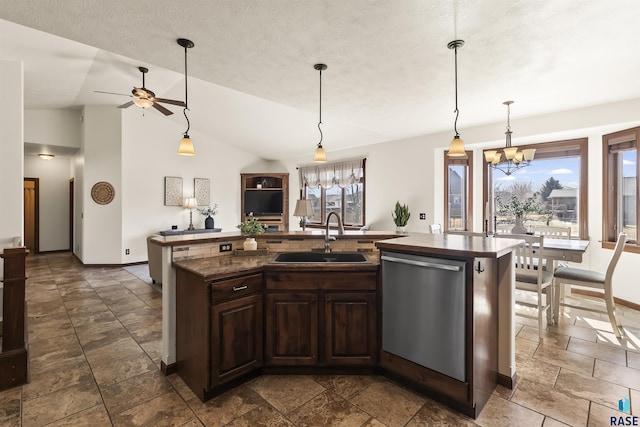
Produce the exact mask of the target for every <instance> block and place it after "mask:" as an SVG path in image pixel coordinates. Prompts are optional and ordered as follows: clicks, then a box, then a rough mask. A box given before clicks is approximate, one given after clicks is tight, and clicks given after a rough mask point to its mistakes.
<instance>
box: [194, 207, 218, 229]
mask: <svg viewBox="0 0 640 427" xmlns="http://www.w3.org/2000/svg"><path fill="white" fill-rule="evenodd" d="M198 212H200V213H201V214H202V215H204V217H205V218H204V228H206V229H208V230H212V229H213V228H214V225H215V223H214V221H213V217H214V216H215V214H216V213H218V205H217V204H216V203H214V204H213V206H207V207H205V208H201V209H198Z"/></svg>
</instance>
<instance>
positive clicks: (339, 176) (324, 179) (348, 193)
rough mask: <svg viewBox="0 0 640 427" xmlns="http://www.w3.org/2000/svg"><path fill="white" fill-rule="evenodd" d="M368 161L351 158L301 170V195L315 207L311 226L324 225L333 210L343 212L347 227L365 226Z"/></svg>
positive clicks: (301, 168) (341, 216)
mask: <svg viewBox="0 0 640 427" xmlns="http://www.w3.org/2000/svg"><path fill="white" fill-rule="evenodd" d="M365 161H366V159H361V160H348V161H343V162H335V163H326V164H322V165H314V166H305V167H300V168H299V169H298V171H299V174H300V186H301V188H302V198H304V199H308V200H311V205H312V207H313V216H312V217H310V218H309V219H308V221H307V226H308V227H314V226H316V227H320V226H324V221H325V219H326V218H327V215H329V214H330V213H331V212H335V213H337V214H338V215H340V218H342V222H343V223H344V226H345V227H351V228H360V227H362V226H363V225H365V214H364V208H365V188H364V183H365Z"/></svg>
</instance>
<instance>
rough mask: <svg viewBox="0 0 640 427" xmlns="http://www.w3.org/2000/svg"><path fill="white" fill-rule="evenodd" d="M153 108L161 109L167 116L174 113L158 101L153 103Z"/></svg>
mask: <svg viewBox="0 0 640 427" xmlns="http://www.w3.org/2000/svg"><path fill="white" fill-rule="evenodd" d="M153 108H155V109H156V110H158V111H160V112H161V113H162V114H164V115H165V116H170V115H172V114H173V111H170V110H167V109H166V108H164V107H163V106H162V105H160V104H158V103H156V102H154V103H153Z"/></svg>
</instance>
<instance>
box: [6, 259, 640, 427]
mask: <svg viewBox="0 0 640 427" xmlns="http://www.w3.org/2000/svg"><path fill="white" fill-rule="evenodd" d="M27 262H28V276H29V279H28V283H27V301H28V313H29V325H28V328H29V345H30V358H31V382H30V383H29V384H27V385H24V386H22V387H16V388H13V389H10V390H6V391H3V392H0V425H2V426H20V425H23V426H25V427H27V426H41V425H52V426H54V425H55V426H82V425H87V426H111V425H113V426H161V425H171V426H202V425H206V426H251V427H254V426H327V425H335V426H349V427H351V426H354V427H355V426H372V427H373V426H436V425H480V426H517V425H522V426H545V427H549V426H560V425H593V426H600V425H603V426H604V425H610V422H609V417H610V416H620V415H622V413H620V412H618V411H617V409H616V408H617V405H618V400H619V399H621V398H622V397H627V398H629V399H630V400H631V405H632V412H633V413H635V414H638V413H640V313H639V312H637V311H634V310H630V309H627V308H625V307H620V309H619V311H620V314H621V315H622V321H623V324H624V325H625V328H626V331H627V337H626V338H625V339H622V340H617V339H616V338H615V336H614V335H613V334H612V333H611V329H610V326H609V324H608V322H607V321H606V319H604V318H602V317H601V316H599V315H597V314H592V313H588V312H583V311H579V310H573V311H572V312H570V313H565V315H564V317H563V319H562V321H561V322H560V325H559V326H556V327H550V329H549V330H547V332H546V333H545V340H544V342H543V343H539V342H538V333H537V329H536V327H535V321H533V320H529V319H526V318H521V317H516V322H517V325H516V326H517V328H516V329H517V337H516V350H517V354H516V357H517V370H518V374H519V381H518V384H517V386H516V387H515V389H514V390H509V389H506V388H504V387H498V389H497V390H496V391H495V393H494V394H493V396H492V397H491V399H490V400H489V402H488V403H487V405H486V406H485V408H484V410H483V411H482V413H481V414H480V416H479V417H478V419H476V420H472V419H469V418H467V417H464V416H461V415H459V414H457V413H455V412H453V411H451V410H449V409H448V408H447V407H445V406H443V405H440V404H439V403H437V402H434V401H432V400H430V399H427V398H425V397H423V396H421V395H419V394H416V393H413V392H411V391H409V390H406V389H404V388H402V387H400V386H398V385H396V384H394V383H393V382H391V381H389V380H387V379H385V378H383V377H378V376H262V377H258V378H256V379H254V380H252V381H250V382H248V383H246V384H244V385H242V386H240V387H238V388H236V389H235V390H233V391H231V392H228V393H226V394H223V395H221V396H219V397H217V398H214V399H212V400H210V401H208V402H207V403H202V402H200V400H198V399H197V398H196V397H195V395H194V394H193V393H192V392H191V391H190V390H189V388H188V387H187V386H186V385H185V384H184V382H182V380H181V379H180V378H179V377H178V376H177V375H175V374H173V375H170V376H168V377H167V376H164V375H162V374H161V372H160V371H159V364H160V336H161V294H160V291H159V290H158V289H157V288H155V287H154V286H151V285H150V280H149V278H148V274H147V266H146V265H140V266H134V267H127V268H126V269H123V268H83V266H82V265H81V264H80V263H79V262H77V261H76V260H75V259H74V258H73V257H72V256H71V255H70V254H68V253H55V254H48V255H39V256H29V257H28V259H27Z"/></svg>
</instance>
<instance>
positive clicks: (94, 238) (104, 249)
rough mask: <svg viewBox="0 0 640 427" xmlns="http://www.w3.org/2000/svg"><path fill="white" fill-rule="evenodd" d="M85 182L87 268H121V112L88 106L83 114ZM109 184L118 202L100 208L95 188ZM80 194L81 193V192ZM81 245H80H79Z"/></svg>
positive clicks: (83, 235)
mask: <svg viewBox="0 0 640 427" xmlns="http://www.w3.org/2000/svg"><path fill="white" fill-rule="evenodd" d="M83 117H84V119H83V120H84V121H83V127H84V134H83V141H82V146H83V153H84V180H83V183H82V186H81V187H77V190H78V191H81V192H82V197H83V204H82V205H81V206H83V211H82V212H81V214H80V215H81V219H82V228H83V233H82V243H81V245H82V247H83V249H82V257H81V260H82V262H83V263H85V264H120V263H121V259H122V258H121V256H120V248H121V247H122V167H121V157H122V153H121V142H120V141H121V135H122V129H121V123H120V110H118V109H117V108H113V107H94V106H86V107H85V108H84V112H83ZM101 181H106V182H108V183H110V184H111V185H113V187H114V188H115V198H114V200H113V201H112V202H111V203H109V204H106V205H100V204H98V203H96V202H94V201H93V199H92V198H91V188H92V187H93V185H95V184H96V183H98V182H101ZM78 191H77V192H78ZM76 245H77V243H76Z"/></svg>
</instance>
